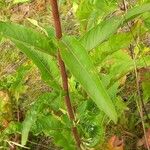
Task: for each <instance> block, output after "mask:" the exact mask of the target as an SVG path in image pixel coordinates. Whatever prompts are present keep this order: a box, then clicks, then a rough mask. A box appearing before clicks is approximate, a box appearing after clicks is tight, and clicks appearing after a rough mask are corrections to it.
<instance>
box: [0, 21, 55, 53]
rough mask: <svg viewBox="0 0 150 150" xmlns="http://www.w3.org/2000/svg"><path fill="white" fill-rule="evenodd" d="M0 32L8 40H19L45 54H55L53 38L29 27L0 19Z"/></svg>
mask: <svg viewBox="0 0 150 150" xmlns="http://www.w3.org/2000/svg"><path fill="white" fill-rule="evenodd" d="M0 34H1V35H2V36H4V37H6V38H8V39H10V40H16V41H19V42H21V43H23V44H24V45H27V46H32V47H34V48H35V49H36V50H39V51H43V52H45V53H47V54H51V55H55V53H56V48H55V45H54V43H53V40H52V39H51V40H50V38H48V37H47V36H46V35H44V34H41V33H39V32H36V31H34V30H32V29H31V28H27V27H24V26H22V25H19V24H14V23H8V22H2V21H0Z"/></svg>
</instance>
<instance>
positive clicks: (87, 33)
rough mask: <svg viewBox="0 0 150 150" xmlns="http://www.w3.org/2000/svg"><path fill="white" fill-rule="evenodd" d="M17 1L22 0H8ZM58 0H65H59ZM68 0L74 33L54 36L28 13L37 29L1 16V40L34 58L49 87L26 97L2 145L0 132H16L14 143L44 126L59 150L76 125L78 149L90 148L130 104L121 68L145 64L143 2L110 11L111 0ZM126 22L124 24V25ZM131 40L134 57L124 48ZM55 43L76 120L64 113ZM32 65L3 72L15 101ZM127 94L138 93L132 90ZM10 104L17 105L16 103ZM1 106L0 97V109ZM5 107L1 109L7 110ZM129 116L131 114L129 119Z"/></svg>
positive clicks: (69, 142) (69, 145) (2, 86)
mask: <svg viewBox="0 0 150 150" xmlns="http://www.w3.org/2000/svg"><path fill="white" fill-rule="evenodd" d="M22 2H27V0H23V1H20V0H15V1H14V3H22ZM0 4H1V3H0ZM60 4H64V5H65V4H72V2H70V1H60ZM3 5H5V4H3ZM73 7H74V8H73V9H74V11H75V15H76V16H75V17H76V18H77V20H78V21H79V23H80V25H79V28H80V31H79V32H78V37H77V38H78V39H77V38H75V36H73V35H72V36H66V35H63V37H62V39H60V40H59V42H57V40H56V39H55V35H54V29H53V28H52V27H50V26H49V27H46V28H43V27H41V26H40V25H39V23H38V22H37V21H36V20H34V19H28V21H30V22H31V23H32V24H33V25H35V26H36V27H37V28H38V29H37V30H38V31H37V30H36V29H32V28H29V27H25V26H23V25H19V24H15V23H9V22H3V21H0V40H1V39H2V38H3V37H4V38H8V39H9V40H11V41H12V42H13V43H14V44H15V46H16V47H17V48H18V49H20V50H21V52H23V53H24V54H25V55H26V56H27V57H28V58H29V59H31V60H32V61H33V63H34V64H35V65H36V66H37V68H38V69H39V70H40V73H41V76H42V79H43V80H44V81H45V82H46V83H47V84H48V85H49V87H50V88H51V92H46V93H45V92H44V93H43V94H41V95H40V96H39V97H38V98H37V99H36V100H34V101H33V103H31V104H30V105H29V106H30V107H29V109H28V111H27V113H26V115H25V119H24V121H23V123H18V122H16V121H11V122H10V123H9V125H8V126H7V127H6V129H4V130H3V132H2V133H0V144H1V145H4V147H6V148H7V147H8V142H6V140H5V139H9V138H10V137H11V136H12V135H16V133H19V134H20V133H21V144H22V145H21V146H24V145H28V144H29V143H28V138H30V137H32V135H35V136H37V135H43V134H44V135H45V136H48V137H52V139H53V140H54V143H55V145H56V146H58V147H60V148H62V149H64V150H75V149H76V146H75V143H74V139H73V136H72V133H71V128H72V126H77V128H78V131H79V134H80V137H81V139H82V147H84V149H89V148H96V147H97V146H99V145H100V144H102V143H103V142H104V140H105V129H106V127H107V125H108V123H110V120H113V122H115V123H120V122H127V121H126V120H127V119H126V115H127V114H126V113H125V111H128V112H129V108H128V106H127V104H126V103H125V102H124V99H123V97H122V95H121V94H120V93H121V91H122V89H121V88H124V87H122V85H124V83H125V82H126V77H127V75H128V74H129V73H133V72H134V70H135V67H136V68H137V69H140V68H144V67H145V66H149V65H150V57H149V55H148V52H149V48H147V47H146V46H145V45H144V42H143V41H140V40H141V39H142V38H143V36H144V35H145V33H146V32H147V31H148V30H149V11H150V3H143V4H138V5H137V6H136V7H133V8H131V9H129V10H127V12H125V13H123V12H122V13H120V14H119V15H118V14H115V13H114V12H116V9H117V7H118V6H117V1H116V0H111V1H107V0H101V1H99V0H74V1H73ZM143 13H144V15H142V17H140V18H137V19H136V21H134V25H132V24H131V25H130V22H129V23H128V21H130V20H132V19H135V18H136V17H138V16H139V15H141V14H143ZM77 23H78V22H77ZM127 23H128V25H127ZM129 26H131V27H129ZM125 27H126V28H127V31H124V28H125ZM39 30H40V31H41V32H40V31H39ZM131 45H132V46H133V53H134V55H135V58H134V59H133V56H132V51H131V50H130V49H129V47H130V46H131ZM57 49H60V50H61V51H60V52H61V56H62V58H63V61H64V63H65V65H66V66H67V69H68V70H67V71H68V72H67V74H68V77H69V90H70V93H69V94H70V97H71V100H72V105H73V109H74V113H75V118H76V120H75V122H71V121H70V120H69V118H68V112H66V108H65V106H64V101H63V99H64V95H65V93H64V92H63V91H62V89H61V85H60V72H59V68H58V64H57V60H56V55H57ZM31 67H32V66H30V65H23V66H21V67H19V69H18V70H17V71H16V73H15V75H10V76H7V77H6V78H5V79H4V80H3V81H2V82H0V90H6V91H8V92H9V93H11V94H10V95H11V96H12V97H11V98H12V99H13V98H15V100H16V101H17V102H18V99H19V98H20V95H22V94H24V93H26V92H27V86H26V85H25V82H26V76H27V74H28V72H29V71H31ZM70 73H71V74H70ZM148 76H149V75H148ZM147 78H149V77H144V79H145V80H143V81H142V90H143V98H144V100H145V103H147V102H148V101H149V98H150V95H149V89H150V85H149V83H148V82H147ZM133 94H134V95H135V96H134V97H135V98H137V97H136V92H135V91H134V92H133ZM126 96H128V95H126ZM15 104H17V107H18V103H15ZM128 104H129V103H128ZM3 106H4V105H3V102H1V103H0V109H1V110H3V108H4V107H3ZM11 111H12V110H11ZM134 111H135V112H136V110H134ZM6 112H7V113H8V110H7V111H6ZM3 113H5V111H4V112H3ZM3 113H2V115H3ZM11 113H13V112H11ZM136 113H137V112H136ZM23 117H24V116H23ZM131 118H132V117H131ZM136 118H138V116H136ZM0 119H1V120H2V119H3V118H2V117H1V118H0ZM13 120H15V119H13ZM124 120H125V121H124ZM136 121H137V119H135V120H134V121H133V122H134V123H135V122H136ZM137 122H139V120H138V121H137ZM112 124H113V123H112ZM112 124H111V125H112ZM131 124H132V123H131Z"/></svg>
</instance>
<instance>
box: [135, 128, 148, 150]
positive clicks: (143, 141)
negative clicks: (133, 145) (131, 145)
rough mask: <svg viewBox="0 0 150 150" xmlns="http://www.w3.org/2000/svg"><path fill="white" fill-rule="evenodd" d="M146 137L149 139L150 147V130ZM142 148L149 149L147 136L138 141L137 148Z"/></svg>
mask: <svg viewBox="0 0 150 150" xmlns="http://www.w3.org/2000/svg"><path fill="white" fill-rule="evenodd" d="M146 137H147V142H148V145H149V147H150V128H149V129H148V130H147V132H146ZM140 146H144V147H145V148H147V145H146V141H145V136H143V137H142V138H141V139H139V140H138V142H137V147H140Z"/></svg>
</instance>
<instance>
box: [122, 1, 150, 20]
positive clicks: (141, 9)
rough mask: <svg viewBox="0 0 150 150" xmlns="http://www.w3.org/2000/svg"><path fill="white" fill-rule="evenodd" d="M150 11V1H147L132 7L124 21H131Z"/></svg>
mask: <svg viewBox="0 0 150 150" xmlns="http://www.w3.org/2000/svg"><path fill="white" fill-rule="evenodd" d="M148 11H150V3H146V4H143V5H140V6H137V7H134V8H132V9H130V10H129V11H128V12H127V13H126V14H125V16H124V22H125V21H129V20H131V19H133V18H135V17H137V16H138V15H141V14H142V13H145V12H148Z"/></svg>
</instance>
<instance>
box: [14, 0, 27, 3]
mask: <svg viewBox="0 0 150 150" xmlns="http://www.w3.org/2000/svg"><path fill="white" fill-rule="evenodd" d="M25 2H30V0H14V1H13V3H14V4H18V3H25Z"/></svg>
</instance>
